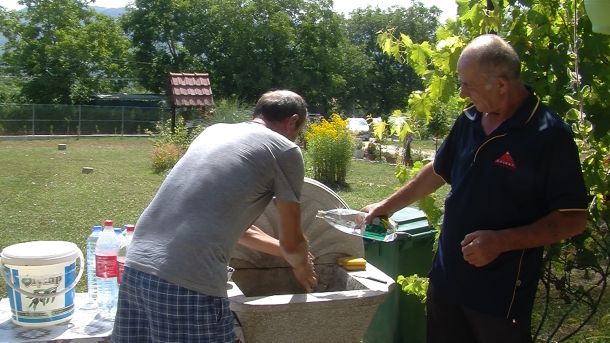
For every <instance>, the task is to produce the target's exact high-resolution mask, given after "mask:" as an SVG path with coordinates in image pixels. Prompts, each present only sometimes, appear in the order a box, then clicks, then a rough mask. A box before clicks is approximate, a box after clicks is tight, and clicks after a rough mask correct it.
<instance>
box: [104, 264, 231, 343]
mask: <svg viewBox="0 0 610 343" xmlns="http://www.w3.org/2000/svg"><path fill="white" fill-rule="evenodd" d="M233 325H234V323H233V314H232V312H231V310H230V308H229V300H228V299H227V298H224V297H213V296H208V295H205V294H201V293H197V292H195V291H192V290H190V289H186V288H183V287H180V286H177V285H174V284H172V283H169V282H167V281H165V280H162V279H160V278H158V277H156V276H154V275H150V274H147V273H143V272H140V271H138V270H135V269H133V268H127V267H126V268H125V271H124V273H123V279H122V283H121V288H120V289H119V302H118V310H117V314H116V317H115V320H114V329H113V332H112V342H117V343H119V342H138V343H140V342H163V343H169V342H180V343H182V342H206V343H230V342H233V341H234V334H233Z"/></svg>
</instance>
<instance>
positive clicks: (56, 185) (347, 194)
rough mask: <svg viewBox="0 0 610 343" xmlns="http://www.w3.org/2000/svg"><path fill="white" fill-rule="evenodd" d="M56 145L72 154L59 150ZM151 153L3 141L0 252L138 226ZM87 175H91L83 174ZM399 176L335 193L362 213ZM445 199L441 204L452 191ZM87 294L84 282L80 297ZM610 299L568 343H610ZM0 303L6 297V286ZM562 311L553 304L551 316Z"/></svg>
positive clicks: (140, 142) (112, 141) (155, 179)
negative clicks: (108, 226) (98, 228)
mask: <svg viewBox="0 0 610 343" xmlns="http://www.w3.org/2000/svg"><path fill="white" fill-rule="evenodd" d="M59 143H66V144H67V149H66V150H58V149H57V144H59ZM413 148H414V149H424V150H433V149H434V142H425V143H424V144H422V143H421V142H414V146H413ZM151 153H152V142H151V141H150V140H149V139H146V138H83V139H80V140H76V139H68V140H32V141H0V190H2V197H1V198H0V218H1V219H0V249H2V248H4V247H6V246H8V245H11V244H14V243H18V242H24V241H30V240H64V241H70V242H74V243H76V244H77V245H78V246H79V247H80V248H81V249H82V250H83V251H84V248H85V246H84V245H85V240H86V238H87V236H88V235H89V233H90V230H91V226H92V225H94V224H101V223H102V221H103V220H104V219H106V218H110V219H113V220H114V222H115V226H119V225H121V226H122V225H123V224H127V223H135V222H136V220H137V218H138V216H139V215H140V213H141V212H142V211H143V210H144V208H145V207H146V206H147V205H148V203H149V202H150V200H151V199H152V197H153V196H154V194H155V192H156V190H157V188H158V187H159V186H160V184H161V182H162V181H163V178H164V175H159V174H154V173H153V172H152V169H151V160H150V156H151ZM83 167H92V168H94V172H93V173H92V174H82V172H81V170H82V168H83ZM394 172H395V166H393V165H388V164H385V163H379V162H370V161H365V160H354V161H353V164H352V166H351V169H350V170H349V172H348V175H347V184H348V186H346V187H342V188H338V189H335V190H336V192H337V193H338V194H339V195H340V196H341V197H342V198H343V199H344V200H345V201H346V202H347V203H348V204H349V205H350V207H352V208H355V209H359V208H361V207H363V206H365V205H367V204H369V203H372V202H376V201H379V200H381V199H383V198H384V197H386V196H388V195H389V194H391V193H392V192H394V191H395V190H396V189H397V188H398V187H399V186H400V184H398V182H397V180H396V178H395V177H394ZM440 192H441V194H440V196H439V198H442V197H443V196H444V194H445V193H446V192H447V187H444V188H442V189H441V190H440ZM85 290H86V281H85V278H83V279H81V281H80V282H79V285H78V291H79V292H84V291H85ZM608 293H610V292H608V291H607V296H606V297H605V300H604V302H603V304H602V306H601V308H600V310H599V311H598V313H597V314H596V316H595V317H594V318H593V319H592V321H591V322H590V324H589V325H587V326H586V327H585V328H584V329H583V330H582V331H581V332H580V333H579V334H578V335H577V336H576V337H574V338H573V339H571V340H570V342H596V343H597V342H610V314H609V311H608V309H609V308H610V294H608ZM0 297H6V291H5V286H4V282H0ZM538 300H539V299H538ZM561 307H562V305H561V303H555V304H553V305H552V308H551V310H552V311H553V314H555V313H560V312H561ZM579 316H580V314H579V313H578V312H577V313H576V314H575V319H574V321H576V319H577V318H578V317H579Z"/></svg>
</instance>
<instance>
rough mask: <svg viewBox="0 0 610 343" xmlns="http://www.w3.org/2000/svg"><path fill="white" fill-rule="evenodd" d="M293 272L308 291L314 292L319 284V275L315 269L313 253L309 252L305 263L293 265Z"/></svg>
mask: <svg viewBox="0 0 610 343" xmlns="http://www.w3.org/2000/svg"><path fill="white" fill-rule="evenodd" d="M292 273H293V274H294V276H295V277H296V279H297V281H299V283H300V284H301V285H302V286H303V287H304V288H305V290H306V291H307V292H312V291H313V290H314V288H316V286H317V285H318V275H317V274H316V271H315V270H314V263H313V255H312V254H311V253H309V255H308V257H307V262H306V263H305V264H303V265H300V266H296V267H292Z"/></svg>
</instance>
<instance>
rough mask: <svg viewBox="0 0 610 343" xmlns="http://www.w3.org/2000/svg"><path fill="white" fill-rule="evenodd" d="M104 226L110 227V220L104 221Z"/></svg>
mask: <svg viewBox="0 0 610 343" xmlns="http://www.w3.org/2000/svg"><path fill="white" fill-rule="evenodd" d="M104 226H112V220H110V219H106V220H104Z"/></svg>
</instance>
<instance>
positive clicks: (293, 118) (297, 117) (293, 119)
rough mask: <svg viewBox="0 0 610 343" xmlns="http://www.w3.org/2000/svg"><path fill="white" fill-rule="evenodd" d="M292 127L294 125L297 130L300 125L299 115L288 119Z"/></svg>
mask: <svg viewBox="0 0 610 343" xmlns="http://www.w3.org/2000/svg"><path fill="white" fill-rule="evenodd" d="M288 120H289V122H290V125H292V127H293V128H295V129H296V128H297V125H298V123H299V115H298V114H293V115H291V116H290V117H289V118H288Z"/></svg>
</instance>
